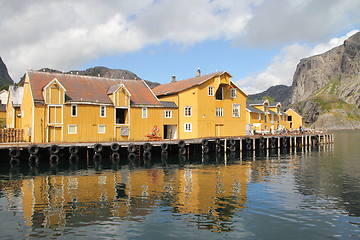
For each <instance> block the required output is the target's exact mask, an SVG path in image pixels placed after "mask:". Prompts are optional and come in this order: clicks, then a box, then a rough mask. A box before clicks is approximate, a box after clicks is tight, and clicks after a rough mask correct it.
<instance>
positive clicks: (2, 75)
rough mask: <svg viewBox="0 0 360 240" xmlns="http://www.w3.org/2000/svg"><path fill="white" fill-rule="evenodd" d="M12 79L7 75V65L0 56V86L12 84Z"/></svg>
mask: <svg viewBox="0 0 360 240" xmlns="http://www.w3.org/2000/svg"><path fill="white" fill-rule="evenodd" d="M13 83H14V82H13V80H12V79H11V77H10V76H9V73H8V70H7V67H6V65H5V63H4V62H3V60H2V59H1V57H0V88H4V87H5V86H7V85H11V84H13Z"/></svg>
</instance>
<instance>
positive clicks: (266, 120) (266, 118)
mask: <svg viewBox="0 0 360 240" xmlns="http://www.w3.org/2000/svg"><path fill="white" fill-rule="evenodd" d="M267 122H268V115H266V114H265V123H267Z"/></svg>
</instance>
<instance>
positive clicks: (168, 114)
mask: <svg viewBox="0 0 360 240" xmlns="http://www.w3.org/2000/svg"><path fill="white" fill-rule="evenodd" d="M164 115H165V118H172V111H171V110H165V111H164Z"/></svg>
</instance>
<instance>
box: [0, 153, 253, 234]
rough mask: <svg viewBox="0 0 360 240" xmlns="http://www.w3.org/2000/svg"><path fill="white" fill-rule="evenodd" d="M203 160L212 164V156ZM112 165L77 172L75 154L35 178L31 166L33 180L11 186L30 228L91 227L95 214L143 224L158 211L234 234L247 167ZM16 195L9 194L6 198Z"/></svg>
mask: <svg viewBox="0 0 360 240" xmlns="http://www.w3.org/2000/svg"><path fill="white" fill-rule="evenodd" d="M206 159H207V160H206ZM204 160H205V161H209V160H208V156H207V157H205V158H204ZM109 161H111V164H112V165H111V166H112V167H111V168H112V169H115V170H116V171H113V170H109V169H107V170H104V169H103V163H104V160H102V159H99V158H96V159H95V158H94V161H93V169H92V170H90V169H81V170H79V169H78V167H79V166H78V164H79V163H78V162H79V159H78V158H76V157H74V156H71V157H70V159H69V162H68V171H65V172H64V171H62V170H61V167H62V166H61V161H59V162H52V163H49V173H48V174H45V175H38V174H36V173H37V172H38V167H36V166H34V165H31V168H30V169H29V173H30V175H33V177H31V178H25V179H22V178H20V177H18V178H17V180H13V182H12V185H11V187H10V188H9V189H11V191H16V192H17V193H18V194H16V196H20V198H21V207H22V210H23V214H24V218H25V219H26V225H28V226H32V227H34V228H41V227H45V228H50V229H56V228H59V227H65V226H66V225H68V224H71V225H73V224H75V225H76V224H87V223H88V222H89V221H90V222H92V221H94V220H95V219H94V216H96V219H109V218H113V217H116V218H120V219H126V220H131V221H142V220H143V219H144V218H145V217H146V216H147V215H148V214H151V213H152V212H153V211H155V210H156V209H157V208H160V209H162V211H165V212H172V213H173V214H174V216H176V214H188V215H189V214H194V215H192V216H194V217H190V215H189V217H188V218H187V219H186V221H189V222H196V223H197V225H198V228H206V229H209V230H214V231H230V230H231V225H232V223H231V218H232V216H233V215H234V213H235V212H236V211H239V210H241V209H243V208H244V205H245V202H246V183H247V181H248V178H249V166H250V165H248V164H245V165H242V164H237V165H231V166H224V165H222V166H216V168H214V166H211V165H210V166H207V165H191V164H190V163H189V159H187V157H186V156H180V159H179V165H172V164H168V163H167V159H166V158H164V157H163V159H162V160H161V164H160V165H153V164H154V163H153V162H152V161H151V159H142V160H139V161H140V162H141V161H142V166H143V168H136V169H131V168H132V166H131V165H134V164H135V163H134V162H130V163H129V165H123V166H121V167H120V166H119V161H118V160H109ZM134 161H138V160H134ZM63 165H65V161H64V162H63ZM179 166H180V168H179ZM16 169H17V170H16V171H15V172H19V168H18V167H17V168H16ZM11 170H12V171H14V169H13V168H12V169H11ZM16 174H17V175H18V173H16ZM16 174H15V173H12V174H11V175H12V176H13V177H12V178H16V177H14V175H16ZM6 183H7V184H9V182H8V181H6ZM15 183H16V184H15ZM19 193H21V194H19ZM13 196H14V194H13V193H8V196H7V197H9V198H11V197H13ZM19 207H20V206H19Z"/></svg>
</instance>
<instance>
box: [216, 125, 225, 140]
mask: <svg viewBox="0 0 360 240" xmlns="http://www.w3.org/2000/svg"><path fill="white" fill-rule="evenodd" d="M223 131H224V125H223V124H215V136H216V137H221V134H223Z"/></svg>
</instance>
